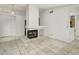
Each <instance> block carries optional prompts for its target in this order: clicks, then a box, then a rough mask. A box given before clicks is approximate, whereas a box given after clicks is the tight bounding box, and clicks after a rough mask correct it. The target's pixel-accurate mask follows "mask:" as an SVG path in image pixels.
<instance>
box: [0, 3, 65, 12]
mask: <svg viewBox="0 0 79 59" xmlns="http://www.w3.org/2000/svg"><path fill="white" fill-rule="evenodd" d="M32 5H35V6H37V7H38V8H40V9H41V10H43V9H48V8H54V7H59V6H63V5H65V4H32ZM26 8H27V4H14V5H12V4H0V13H1V12H5V13H6V12H11V11H12V9H14V10H15V12H17V11H18V12H21V13H25V11H26Z"/></svg>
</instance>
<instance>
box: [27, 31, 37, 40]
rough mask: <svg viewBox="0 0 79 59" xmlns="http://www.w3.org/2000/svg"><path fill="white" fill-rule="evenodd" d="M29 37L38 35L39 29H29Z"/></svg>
mask: <svg viewBox="0 0 79 59" xmlns="http://www.w3.org/2000/svg"><path fill="white" fill-rule="evenodd" d="M27 37H28V38H29V39H31V38H36V37H38V30H28V31H27Z"/></svg>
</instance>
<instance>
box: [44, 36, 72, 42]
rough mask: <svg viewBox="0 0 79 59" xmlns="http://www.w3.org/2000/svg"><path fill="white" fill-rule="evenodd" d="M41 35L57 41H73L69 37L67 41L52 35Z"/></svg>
mask: <svg viewBox="0 0 79 59" xmlns="http://www.w3.org/2000/svg"><path fill="white" fill-rule="evenodd" d="M43 36H44V37H48V38H50V39H55V40H59V41H62V42H65V43H70V42H72V41H73V40H69V39H67V41H66V40H63V39H57V38H55V37H53V35H43ZM68 40H69V41H68Z"/></svg>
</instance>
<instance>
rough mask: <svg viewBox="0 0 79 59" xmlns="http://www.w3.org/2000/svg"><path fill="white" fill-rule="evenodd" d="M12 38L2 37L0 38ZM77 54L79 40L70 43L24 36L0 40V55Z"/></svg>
mask: <svg viewBox="0 0 79 59" xmlns="http://www.w3.org/2000/svg"><path fill="white" fill-rule="evenodd" d="M5 38H6V40H8V39H12V38H7V37H3V38H0V40H1V39H5ZM77 54H79V40H74V41H72V42H71V43H66V42H63V41H59V40H55V39H51V38H48V37H39V38H35V39H27V38H26V37H21V38H15V39H14V40H8V41H0V55H77Z"/></svg>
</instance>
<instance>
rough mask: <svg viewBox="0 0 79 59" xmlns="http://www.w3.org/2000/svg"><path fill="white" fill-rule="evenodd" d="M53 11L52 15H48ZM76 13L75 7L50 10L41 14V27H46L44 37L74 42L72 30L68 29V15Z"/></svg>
mask: <svg viewBox="0 0 79 59" xmlns="http://www.w3.org/2000/svg"><path fill="white" fill-rule="evenodd" d="M50 10H53V11H54V12H53V14H50ZM75 12H77V7H76V5H74V6H73V5H72V6H65V7H58V8H52V9H49V10H45V11H43V12H41V14H40V19H41V25H45V26H48V28H46V29H45V30H44V35H45V36H49V37H51V38H54V39H58V40H62V41H66V42H70V41H72V40H74V28H70V27H69V26H70V15H71V14H73V13H75Z"/></svg>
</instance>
